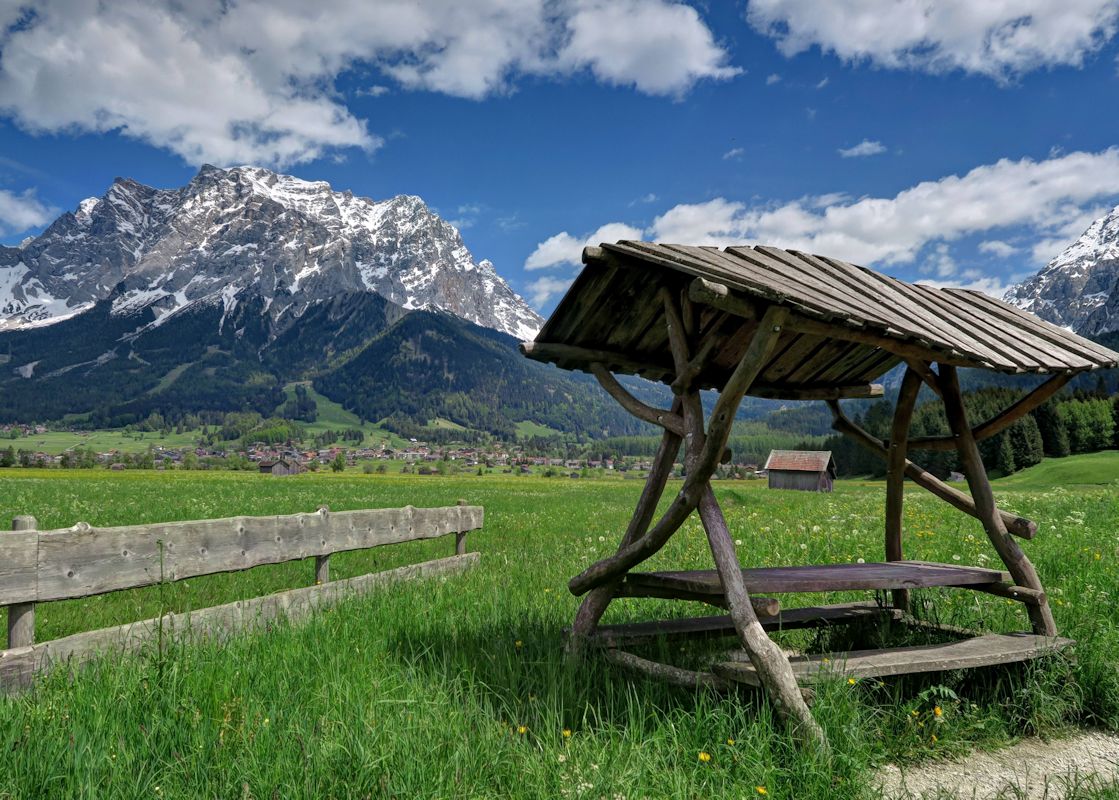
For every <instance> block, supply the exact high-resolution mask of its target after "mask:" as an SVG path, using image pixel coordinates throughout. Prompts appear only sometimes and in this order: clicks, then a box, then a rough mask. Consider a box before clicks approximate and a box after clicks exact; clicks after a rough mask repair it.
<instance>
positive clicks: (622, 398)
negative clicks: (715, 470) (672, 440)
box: [590, 362, 684, 436]
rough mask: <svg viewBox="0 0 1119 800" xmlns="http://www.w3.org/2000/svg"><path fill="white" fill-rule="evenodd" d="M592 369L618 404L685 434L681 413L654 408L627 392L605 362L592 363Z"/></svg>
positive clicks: (637, 414) (676, 432)
mask: <svg viewBox="0 0 1119 800" xmlns="http://www.w3.org/2000/svg"><path fill="white" fill-rule="evenodd" d="M590 369H591V374H592V375H594V376H595V378H596V379H597V380H598V383H599V385H600V386H601V387H602V388H603V389H605V390H606V392H607V394H609V395H610V396H611V397H613V398H614V399H615V400H617V401H618V405H620V406H621V407H622V408H624V409H625V410H626V411H628V412H629V413H631V414H633V416H635V417H637V418H638V419H643V420H645V421H646V422H650V423H652V424H653V425H659V426H660V427H662V428H666V429H667V430H670V431H672V432H673V433H675V434H676V435H677V436H683V435H684V420H683V418H681V417H680V415H679V414H673V413H672V412H671V411H664V410H662V409H659V408H653V407H652V406H650V405H646V404H645V403H642V402H641V401H640V400H638V399H637V398H636V397H634V396H633V395H632V394H630V393H629V392H627V391H626V390H625V387H624V386H622V385H621V384H620V383H618V379H617V378H615V377H614V376H613V375H612V374H611V373H610V370H608V369H606V367H605V366H604V365H603V364H600V363H598V362H594V363H593V364H591V366H590Z"/></svg>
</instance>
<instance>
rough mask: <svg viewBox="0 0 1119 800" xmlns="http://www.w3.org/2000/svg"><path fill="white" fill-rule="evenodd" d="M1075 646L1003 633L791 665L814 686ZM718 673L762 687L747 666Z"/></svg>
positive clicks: (727, 665)
mask: <svg viewBox="0 0 1119 800" xmlns="http://www.w3.org/2000/svg"><path fill="white" fill-rule="evenodd" d="M1070 644H1072V641H1071V640H1070V639H1062V638H1060V637H1049V636H1038V635H1035V634H1028V633H1000V634H988V635H986V636H976V637H974V638H971V639H964V640H962V641H959V642H950V643H948V644H933V645H923V646H919V647H895V648H890V649H885V650H852V651H851V652H848V653H824V654H819V655H811V656H793V657H792V658H791V659H789V660H790V662H791V663H792V669H793V671H794V673H795V674H796V677H797V680H798V681H802V682H805V683H812V682H814V681H819V680H830V679H835V677H837V676H846V677H851V678H884V677H888V676H891V675H911V674H914V673H920V672H945V671H947V670H953V669H975V668H977V667H988V666H993V665H995V664H1011V663H1014V662H1017V661H1028V660H1030V659H1033V658H1039V657H1041V656H1045V655H1049V654H1051V653H1055V652H1057V651H1059V650H1062V649H1064V648H1065V647H1068V646H1069V645H1070ZM713 671H714V673H715V674H716V675H718V676H719V677H721V678H724V679H726V680H729V681H736V682H741V683H746V684H749V685H751V686H758V685H760V683H761V680H760V676H759V675H758V674H757V671H756V670H755V669H754V666H753V665H752V664H751V663H749V662H748V661H725V662H722V663H718V664H715V665H714V669H713Z"/></svg>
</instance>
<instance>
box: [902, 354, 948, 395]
mask: <svg viewBox="0 0 1119 800" xmlns="http://www.w3.org/2000/svg"><path fill="white" fill-rule="evenodd" d="M905 365H906V366H907V367H908V368H909V369H911V370H913V371H914V372H916V373H917V374H918V375H920V376H921V380H922V381H924V383H925V386H927V387H929V388H930V389H932V391H933V393H934V394H936V396H937V397H940V382H939V381H938V380H937V378H936V373H935V372H933V371H932V367H930V366H929V365H928V364H927V363H926V362H924V361H921V360H920V359H917V358H907V359H905Z"/></svg>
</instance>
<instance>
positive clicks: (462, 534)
mask: <svg viewBox="0 0 1119 800" xmlns="http://www.w3.org/2000/svg"><path fill="white" fill-rule="evenodd" d="M465 505H466V501H465V500H459V501H458V506H459V508H462V507H463V506H465ZM455 555H456V556H464V555H466V531H456V532H455Z"/></svg>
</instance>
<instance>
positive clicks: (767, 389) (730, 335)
mask: <svg viewBox="0 0 1119 800" xmlns="http://www.w3.org/2000/svg"><path fill="white" fill-rule="evenodd" d="M584 261H585V262H586V263H587V266H586V267H585V268H584V269H583V271H582V272H581V273H580V275H579V277H578V278H577V279H576V280H575V283H574V284H573V285H572V287H571V289H570V290H569V291H568V292H567V294H566V296H565V297H564V298H563V300H562V301H561V302H560V304H559V306H557V308H556V310H555V311H554V312H552V315H551V317H550V318H549V319H548V320H547V322H546V323H545V324H544V327H543V328H542V329H541V331H540V333H539V335H538V336H537V338H536V340H535V342H533V343H526V344H525V345H523V349H524V351H525V354H526V355H528V356H529V357H530V358H534V359H537V360H539V361H546V362H551V363H555V364H557V365H559V366H560V367H563V368H566V369H582V370H586V369H588V368H589V367H590V365H591V364H592V363H594V362H596V361H597V362H599V363H602V364H604V365H605V366H606V367H607V368H608V369H610V370H611V371H613V372H620V373H628V374H640V375H644V376H645V377H647V378H650V379H653V380H660V381H664V382H666V383H668V382H671V381H672V380H673V366H672V359H671V356H670V350H669V345H668V339H667V333H666V326H665V318H664V310H663V302H662V300H661V298H662V297H663V294H662V292H663V291H665V290H667V291H669V292H671V293H674V296H680V295H681V294H684V295H689V294H690V296H691V298H692V300H693V301H694V304H695V305H696V307H697V311H698V324H699V336H700V338H701V339H702V340H706V339H708V338H714V339H715V344H714V346H713V350H712V357H711V359H710V361H709V363H708V365H707V366H706V367H705V368H704V369H703V370H702V371H701V372H700V374H699V376H698V378H697V380H698V383H699V385H700V386H702V387H704V388H721V387H722V386H723V384H724V383H725V382H726V379H727V377H728V376H729V374H730V372H731V370H733V368H734V366H735V365H736V364H737V362H738V360H739V359H740V358H741V356H742V354H743V353H744V351H745V348H746V346H747V345H748V343H749V340H750V337H751V336H752V334H753V328H752V327H751V326H750V325H749V324H746V325H744V324H743V317H745V318H747V319H750V318H751V317H753V318H754V319H755V320H756V318H757V317H758V316H760V312H761V311H764V308H765V306H767V305H770V304H776V305H782V306H785V307H787V308H789V309H790V310H791V311H792V312H793V316H792V317H790V320H789V322H787V323H786V325H785V329H784V331H783V333H782V335H781V338H780V340H779V342H778V344H777V347H776V348H775V349H774V351H773V354H772V355H771V357H770V360H769V362H768V363H767V365H766V367H765V369H764V370H763V371H762V373H761V375H760V376H759V378H758V381H757V382H756V383H755V385H754V386H752V387H751V390H750V392H749V394H752V395H755V396H760V397H799V398H805V397H812V396H817V395H818V396H820V397H835V396H850V397H854V396H871V395H873V394H875V393H876V392H874V391H871V390H870V387H869V384H870V382H872V381H874V380H875V379H877V378H879V377H880V376H882V375H883V374H885V373H886V372H888V371H889V370H890V369H892V368H893V367H894V366H896V365H897V364H899V363H900V362H901V361H902V360H903V359H905V358H919V359H922V360H927V361H937V362H940V363H947V364H953V365H955V366H961V367H978V368H981V369H990V370H996V371H998V372H1005V373H1023V372H1032V373H1065V372H1080V371H1084V370H1092V369H1098V368H1103V367H1114V366H1117V365H1119V353H1116V352H1114V351H1112V350H1109V349H1108V348H1106V347H1103V346H1101V345H1099V344H1096V343H1094V342H1091V341H1089V340H1088V339H1085V338H1083V337H1081V336H1077V335H1075V334H1073V333H1070V332H1069V331H1067V330H1065V329H1063V328H1059V327H1057V326H1056V325H1052V324H1050V323H1048V322H1044V321H1043V320H1040V319H1038V318H1037V317H1035V316H1033V315H1032V314H1029V313H1027V312H1025V311H1022V310H1021V309H1019V308H1016V307H1014V306H1011V305H1008V304H1006V303H1003V302H1000V301H998V300H995V299H993V298H990V297H988V296H986V295H984V294H982V293H980V292H973V291H968V290H965V289H937V288H933V287H929V286H921V285H914V284H909V283H906V282H905V281H901V280H898V279H896V278H891V277H889V276H887V275H882V274H881V273H878V272H874V271H873V270H869V269H866V268H865V267H859V266H856V265H854V264H849V263H847V262H844V261H840V260H838V259H833V258H827V257H824V256H815V255H810V254H807V253H802V252H799V251H796V250H781V249H778V248H776V247H763V246H757V247H728V248H726V249H725V250H719V249H718V248H714V247H692V246H685V245H667V244H650V243H647V242H629V241H622V242H618V243H617V244H603V245H602V246H601V248H588V249H587V251H586V252H585V253H584ZM696 279H702V280H701V281H697V280H696ZM697 286H699V288H700V289H701V290H703V289H706V290H708V291H697ZM751 309H754V310H756V312H757V313H751ZM878 392H880V388H878Z"/></svg>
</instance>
